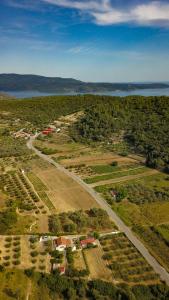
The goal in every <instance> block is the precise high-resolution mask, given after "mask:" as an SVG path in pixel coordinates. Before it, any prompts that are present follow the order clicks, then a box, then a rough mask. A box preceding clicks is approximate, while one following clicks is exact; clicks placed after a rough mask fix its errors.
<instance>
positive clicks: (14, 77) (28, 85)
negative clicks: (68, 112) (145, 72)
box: [0, 74, 169, 93]
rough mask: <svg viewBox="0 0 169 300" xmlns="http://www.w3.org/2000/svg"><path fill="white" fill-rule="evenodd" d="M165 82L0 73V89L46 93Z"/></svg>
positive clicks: (140, 86) (135, 87)
mask: <svg viewBox="0 0 169 300" xmlns="http://www.w3.org/2000/svg"><path fill="white" fill-rule="evenodd" d="M167 87H169V84H165V83H93V82H83V81H80V80H75V79H72V78H60V77H44V76H38V75H19V74H0V91H39V92H48V93H63V92H68V93H70V92H75V93H82V92H84V93H93V92H111V91H116V90H119V91H133V90H138V89H155V88H167Z"/></svg>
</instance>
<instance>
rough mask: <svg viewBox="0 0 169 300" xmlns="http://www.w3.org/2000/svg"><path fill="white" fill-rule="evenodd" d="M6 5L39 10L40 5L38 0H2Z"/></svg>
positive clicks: (40, 8)
mask: <svg viewBox="0 0 169 300" xmlns="http://www.w3.org/2000/svg"><path fill="white" fill-rule="evenodd" d="M2 1H3V2H4V3H5V4H6V5H8V6H10V7H14V8H20V9H25V10H31V11H32V10H33V11H39V10H40V11H41V10H42V5H41V1H39V0H37V1H36V0H2Z"/></svg>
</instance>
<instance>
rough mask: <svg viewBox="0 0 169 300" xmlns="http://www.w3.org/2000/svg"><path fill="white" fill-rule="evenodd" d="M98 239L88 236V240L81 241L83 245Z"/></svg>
mask: <svg viewBox="0 0 169 300" xmlns="http://www.w3.org/2000/svg"><path fill="white" fill-rule="evenodd" d="M95 241H96V240H95V239H94V238H88V239H86V240H82V241H80V244H81V246H85V245H88V244H93V243H94V242H95Z"/></svg>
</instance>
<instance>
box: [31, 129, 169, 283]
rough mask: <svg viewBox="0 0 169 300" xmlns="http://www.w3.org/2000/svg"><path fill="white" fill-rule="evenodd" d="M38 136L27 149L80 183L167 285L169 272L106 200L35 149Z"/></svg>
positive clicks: (33, 138) (32, 138)
mask: <svg viewBox="0 0 169 300" xmlns="http://www.w3.org/2000/svg"><path fill="white" fill-rule="evenodd" d="M37 136H38V134H37V135H35V136H33V137H31V138H30V140H29V141H28V142H27V146H28V148H29V149H32V150H33V151H34V152H35V153H36V154H37V155H38V156H39V157H41V158H42V159H44V160H45V161H47V162H49V163H51V164H52V165H54V166H55V167H56V168H57V169H58V170H60V171H61V172H63V173H65V174H66V175H68V176H69V177H71V178H72V179H74V180H75V181H76V182H77V183H78V184H80V185H81V186H82V187H83V188H84V189H85V190H86V191H87V192H88V193H89V194H90V195H91V196H92V197H93V198H94V199H95V200H96V202H97V203H98V204H99V205H100V206H101V207H102V208H103V209H104V210H105V211H106V212H107V213H108V215H109V217H110V219H111V220H112V221H113V222H114V223H115V224H116V225H117V227H118V228H119V230H120V231H123V232H124V233H125V234H126V236H127V237H128V239H129V240H130V241H131V242H132V244H133V245H134V246H135V247H136V248H137V250H138V251H139V252H140V253H141V254H142V256H144V258H145V259H146V260H147V262H148V263H149V264H150V265H151V266H152V267H153V269H154V271H155V272H156V273H157V274H159V275H160V278H161V279H162V280H164V281H165V282H166V283H167V285H168V286H169V273H168V272H167V271H166V270H165V269H164V268H163V267H162V266H161V265H160V264H159V263H158V261H157V260H156V259H155V258H154V257H153V256H152V255H151V254H150V253H149V251H148V250H147V249H146V247H145V246H144V245H143V244H142V242H140V240H139V239H138V238H137V237H136V236H135V235H134V234H133V232H132V231H131V229H130V228H129V227H127V226H126V225H125V224H124V222H123V221H122V220H121V219H120V218H119V217H118V216H117V215H116V213H115V212H114V211H113V210H112V209H111V207H110V206H109V205H108V204H107V202H106V201H105V200H104V199H103V198H102V197H101V196H100V195H99V194H98V193H96V192H95V191H94V190H93V189H92V188H91V187H90V186H88V185H87V184H86V183H85V182H84V181H83V180H81V179H80V178H79V177H78V176H76V175H75V174H73V173H70V172H69V171H68V170H67V169H65V168H64V167H63V166H61V165H59V164H58V163H56V162H55V161H54V160H53V159H51V158H50V157H48V156H47V155H45V154H42V153H41V152H40V151H39V150H37V149H36V148H35V147H34V146H33V141H34V140H35V139H36V137H37Z"/></svg>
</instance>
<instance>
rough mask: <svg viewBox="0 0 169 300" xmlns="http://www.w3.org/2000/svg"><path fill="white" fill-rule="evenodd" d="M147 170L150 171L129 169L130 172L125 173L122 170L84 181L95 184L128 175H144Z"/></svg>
mask: <svg viewBox="0 0 169 300" xmlns="http://www.w3.org/2000/svg"><path fill="white" fill-rule="evenodd" d="M148 170H150V169H149V168H147V167H139V168H136V169H130V170H126V171H125V170H124V171H120V172H114V173H111V174H106V175H102V176H95V177H90V178H86V179H85V180H84V181H85V182H86V183H88V184H91V183H95V182H99V181H103V180H109V179H115V178H120V177H125V176H130V175H137V174H141V173H144V172H146V171H148Z"/></svg>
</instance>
